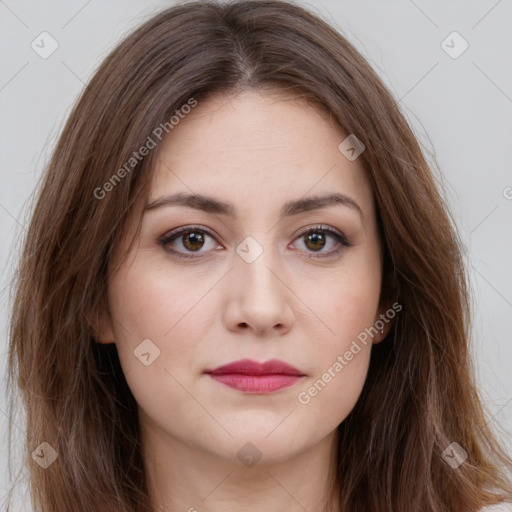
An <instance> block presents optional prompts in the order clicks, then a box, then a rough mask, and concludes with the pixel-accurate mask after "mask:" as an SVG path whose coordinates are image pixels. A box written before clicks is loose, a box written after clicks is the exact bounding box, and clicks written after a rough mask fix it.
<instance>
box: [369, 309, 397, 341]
mask: <svg viewBox="0 0 512 512" xmlns="http://www.w3.org/2000/svg"><path fill="white" fill-rule="evenodd" d="M390 310H391V308H389V309H387V310H384V309H383V310H379V315H378V316H377V317H376V318H375V324H374V326H375V329H376V330H377V334H375V336H374V337H373V343H374V345H376V344H377V343H380V342H381V341H384V340H385V339H386V337H387V335H388V334H389V331H390V330H391V327H393V323H394V317H395V311H394V310H392V312H393V315H392V316H391V314H389V312H390Z"/></svg>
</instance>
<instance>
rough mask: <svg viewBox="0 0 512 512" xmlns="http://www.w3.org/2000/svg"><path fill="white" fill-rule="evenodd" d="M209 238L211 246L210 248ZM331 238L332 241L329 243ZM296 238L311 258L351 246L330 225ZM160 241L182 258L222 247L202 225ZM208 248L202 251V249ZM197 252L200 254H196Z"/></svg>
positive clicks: (302, 233)
mask: <svg viewBox="0 0 512 512" xmlns="http://www.w3.org/2000/svg"><path fill="white" fill-rule="evenodd" d="M208 239H210V240H211V241H210V248H209V249H208V243H207V241H208ZM329 239H330V240H331V243H330V244H329ZM296 240H302V242H303V243H304V246H305V248H306V249H305V251H306V252H310V253H311V252H312V253H313V254H311V255H310V256H308V257H309V258H319V257H320V258H322V257H326V256H332V255H334V254H337V253H339V252H340V251H341V250H342V249H343V248H344V247H351V246H352V244H351V243H349V242H348V241H347V239H346V238H345V236H344V235H343V234H342V233H341V232H338V231H335V230H334V229H332V228H330V227H328V226H323V225H319V226H313V227H310V228H307V229H306V230H303V231H302V232H301V233H300V234H299V236H298V238H296ZM158 243H159V244H160V245H161V246H162V247H163V248H164V249H165V250H166V251H168V252H171V253H173V254H175V255H176V256H178V257H181V258H199V257H201V256H200V254H201V253H205V252H208V250H211V249H215V248H219V247H222V246H221V245H220V244H216V243H215V237H214V235H213V234H211V233H210V232H209V231H208V230H207V229H205V228H203V227H201V226H185V227H182V228H178V229H176V230H174V231H171V232H170V233H168V234H166V235H164V236H163V237H161V238H160V239H159V240H158ZM329 245H331V246H334V249H331V250H328V251H324V250H323V249H324V248H325V247H326V246H327V247H328V246H329ZM177 246H178V247H177ZM205 247H206V250H204V251H202V250H201V249H204V248H205ZM194 253H197V254H198V256H195V255H194Z"/></svg>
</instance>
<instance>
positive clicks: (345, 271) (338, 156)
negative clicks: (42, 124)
mask: <svg viewBox="0 0 512 512" xmlns="http://www.w3.org/2000/svg"><path fill="white" fill-rule="evenodd" d="M15 286H16V288H15V291H16V295H15V302H14V304H15V305H14V310H13V319H12V325H11V338H10V340H11V345H10V360H9V362H10V379H11V381H12V382H14V381H15V383H16V384H17V385H18V386H19V388H20V390H21V392H22V396H23V398H24V406H25V410H26V414H27V448H28V453H29V454H30V458H29V463H30V474H31V490H32V499H33V502H34V504H35V505H36V506H37V507H38V509H39V510H41V511H42V512H50V511H51V512H60V511H64V510H65V511H70V510H77V511H78V510H94V511H112V510H119V511H133V512H135V511H157V510H158V511H167V510H189V511H193V510H197V511H202V510H240V509H242V508H243V509H244V510H277V509H278V508H279V509H283V508H284V509H287V510H293V511H295V510H297V511H298V510H310V511H315V512H316V511H343V512H356V511H358V512H359V511H361V510H371V511H372V512H391V511H393V512H405V511H407V512H411V511H414V512H419V511H423V512H426V511H429V512H441V511H450V512H470V511H478V510H481V509H482V508H483V507H486V506H490V505H494V504H497V503H500V502H505V501H507V500H508V501H509V502H510V501H512V487H511V484H510V475H511V468H512V461H511V460H510V458H509V457H508V456H507V454H505V453H504V451H503V450H502V449H501V448H500V445H499V442H498V441H497V440H496V438H495V437H494V434H493V433H492V432H491V431H490V429H489V426H488V425H487V421H488V418H487V417H486V415H485V414H484V412H483V410H482V405H481V403H480V400H479V397H478V393H477V389H476V388H475V384H474V376H473V371H472V366H471V361H470V358H469V354H468V339H469V319H470V317H469V311H468V296H467V289H466V276H465V270H464V266H463V263H462V259H461V254H460V248H459V241H458V238H457V235H456V231H455V229H454V227H453V226H452V224H451V222H450V218H449V214H448V213H447V207H446V205H445V204H444V203H443V200H442V199H441V196H440V193H439V191H438V189H437V186H436V183H435V179H434V177H433V175H432V173H431V171H430V170H429V168H428V165H427V163H426V161H425V159H424V157H423V155H422V152H421V150H420V148H419V145H418V143H417V141H416V140H415V137H414V135H413V133H412V132H411V130H410V128H409V126H408V125H407V123H406V121H405V119H404V118H403V116H402V115H401V113H400V112H399V109H398V107H397V105H396V102H395V101H394V100H393V98H392V97H391V95H390V94H389V92H388V91H387V90H386V89H385V87H384V85H383V84H382V82H381V80H380V79H379V78H378V77H377V76H376V74H375V73H374V72H373V71H372V69H371V68H370V66H369V65H368V63H367V62H366V61H365V60H364V59H363V57H362V56H361V55H360V54H359V53H357V51H356V50H355V49H354V47H353V46H352V45H351V44H350V43H349V42H348V41H347V40H346V39H345V38H343V37H342V36H341V35H340V34H339V33H337V32H336V31H335V30H334V29H333V28H331V27H330V26H329V25H327V24H326V23H325V22H324V21H322V20H321V19H319V18H318V17H317V16H314V15H313V14H311V13H309V12H308V11H306V10H304V9H303V8H301V7H298V6H296V5H293V4H291V3H286V2H280V1H275V0H268V1H245V2H239V3H232V4H217V3H206V2H192V3H188V4H185V5H182V6H178V7H173V8H170V9H167V10H166V11H164V12H162V13H160V14H158V15H157V16H155V17H154V18H153V19H151V20H149V21H148V22H146V23H144V24H143V25H142V26H141V27H139V28H138V29H137V30H136V31H134V32H133V33H132V34H130V35H129V36H128V37H127V38H126V39H125V40H124V41H122V42H121V43H120V44H119V45H118V47H117V48H116V49H115V50H114V51H113V52H112V53H111V54H110V55H109V56H108V57H107V58H106V59H105V61H104V62H103V63H102V65H101V66H100V68H99V69H98V71H97V72H96V74H95V75H94V77H93V78H92V80H91V82H90V84H89V86H88V87H87V88H86V89H85V90H84V92H83V94H82V96H81V97H80V99H79V101H78V102H77V104H76V106H75V108H74V109H73V111H72V113H71V115H70V117H69V119H68V122H67V124H66V126H65V128H64V130H63V133H62V135H61V138H60V140H59V143H58V144H57V147H56V149H55V152H54V154H53V158H52V160H51V162H50V164H49V166H48V169H47V171H46V174H45V178H44V181H43V183H42V186H41V188H40V190H39V195H38V200H37V204H36V205H35V209H34V211H33V215H32V222H31V224H30V227H29V230H28V234H27V238H26V243H25V248H24V255H23V260H22V262H21V265H20V268H19V272H18V277H17V281H16V285H15ZM11 385H12V384H11Z"/></svg>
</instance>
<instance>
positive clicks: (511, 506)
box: [480, 503, 512, 512]
mask: <svg viewBox="0 0 512 512" xmlns="http://www.w3.org/2000/svg"><path fill="white" fill-rule="evenodd" d="M480 512H512V503H500V504H499V505H492V506H490V507H484V508H483V509H482V510H481V511H480Z"/></svg>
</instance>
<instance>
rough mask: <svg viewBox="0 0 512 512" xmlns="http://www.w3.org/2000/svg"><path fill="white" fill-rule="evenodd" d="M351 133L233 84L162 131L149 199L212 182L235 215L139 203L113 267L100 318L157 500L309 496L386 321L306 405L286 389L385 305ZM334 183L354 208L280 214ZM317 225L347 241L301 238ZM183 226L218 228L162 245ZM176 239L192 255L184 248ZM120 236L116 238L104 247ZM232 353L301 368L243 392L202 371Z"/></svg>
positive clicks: (310, 504)
mask: <svg viewBox="0 0 512 512" xmlns="http://www.w3.org/2000/svg"><path fill="white" fill-rule="evenodd" d="M346 136H347V134H345V133H343V131H342V130H341V129H340V128H339V127H337V126H336V125H335V124H334V123H333V122H332V121H331V120H330V119H329V117H328V116H327V115H326V114H325V113H323V112H321V111H319V110H317V109H316V108H314V107H312V106H310V105H308V104H307V103H304V102H303V101H302V100H299V99H293V98H290V97H286V96H283V95H280V94H279V93H272V94H271V93H269V92H265V93H264V94H263V93H262V92H259V93H258V92H255V91H249V92H247V91H246V92H243V93H241V94H239V95H236V96H230V97H227V96H216V97H213V98H210V99H208V100H205V101H203V102H200V103H199V104H198V106H197V107H196V108H195V109H193V110H192V112H191V113H190V114H188V115H187V116H186V117H185V118H184V119H182V120H180V123H179V125H177V126H176V127H175V128H174V129H173V131H172V132H170V133H169V135H168V136H167V138H166V139H164V141H163V142H162V144H161V146H160V147H159V150H160V153H159V158H158V164H157V166H156V168H155V174H154V178H153V181H152V184H151V192H150V198H149V201H148V202H152V201H154V200H155V199H158V198H160V197H161V196H166V195H169V194H173V193H176V192H185V193H197V194H207V195H210V196H213V197H215V198H217V199H219V200H221V201H224V202H226V203H231V204H232V205H233V207H234V208H235V210H236V215H235V216H234V217H233V218H230V217H223V216H221V215H217V214H212V213H206V212H203V211H199V210H195V209H192V208H190V207H187V206H162V207H160V208H155V209H152V210H149V211H147V212H146V213H145V216H144V219H143V223H142V229H141V234H140V239H139V240H138V245H137V244H136V245H135V246H134V248H133V250H132V251H131V252H130V253H129V254H128V255H127V258H126V260H124V261H123V262H122V264H121V265H120V267H119V269H118V270H117V271H116V272H115V273H113V274H112V275H111V277H110V280H109V293H108V311H107V312H105V314H104V316H103V318H102V320H101V326H100V329H99V334H100V339H102V340H105V341H104V342H107V343H108V342H114V343H115V344H116V346H117V350H118V353H119V357H120V361H121V364H122V367H123V371H124V373H125V375H126V379H127V382H128V385H129V386H130V389H131V391H132V393H133V395H134V397H135V399H136V400H137V403H138V405H139V412H140V426H141V435H142V442H143V447H144V458H145V462H146V465H147V470H148V475H149V485H150V492H151V495H152V497H153V499H154V500H155V506H156V508H155V510H165V511H167V510H183V511H187V510H190V511H193V510H197V511H199V512H201V511H214V510H217V511H218V510H223V511H226V512H229V511H235V510H236V511H239V510H245V511H247V512H252V511H258V512H259V511H261V510H266V511H267V512H272V511H278V510H290V511H303V510H304V509H306V510H308V511H312V512H315V511H320V510H321V509H322V506H323V504H324V503H325V500H326V498H327V490H328V481H329V460H330V457H331V454H332V453H333V443H334V441H335V439H336V427H337V426H338V425H339V424H340V423H342V422H343V420H344V419H345V418H346V417H347V415H348V414H349V413H350V411H351V410H352V408H353V407H354V405H355V403H356V401H357V399H358V398H359V395H360V393H361V390H362V387H363V384H364V382H365V379H366V375H367V370H368V364H369V357H370V351H371V346H372V343H377V342H379V341H381V340H382V339H383V338H384V337H385V336H386V334H387V332H388V330H389V327H390V323H389V324H386V326H385V329H384V332H383V333H382V334H380V333H379V334H378V335H376V336H375V337H374V338H373V340H372V339H370V342H369V343H368V344H367V345H366V346H365V345H361V348H362V350H361V351H360V352H359V353H357V355H355V356H354V358H353V359H352V360H351V361H350V362H349V363H348V364H347V365H346V366H345V367H344V368H343V370H342V371H341V372H339V373H338V374H337V375H336V377H335V378H333V379H332V380H331V382H329V383H328V384H327V385H326V386H325V387H324V388H323V390H322V391H321V392H319V393H318V394H317V395H316V396H315V397H313V398H311V401H310V402H309V403H308V404H301V403H300V402H299V401H298V398H297V397H298V394H299V393H300V392H301V391H304V390H307V389H308V388H310V387H311V386H312V384H313V383H314V382H316V381H317V380H318V379H319V378H320V377H321V375H322V374H323V373H324V372H325V371H326V370H327V369H328V368H329V367H332V365H333V363H334V362H335V361H336V360H337V357H338V356H340V355H343V354H344V353H345V352H346V351H347V350H348V349H349V348H350V346H351V343H352V342H353V340H355V339H356V337H357V335H358V334H360V333H361V332H362V331H364V329H365V328H367V327H370V326H372V325H374V323H375V322H376V320H378V319H379V318H380V314H382V313H384V312H385V309H386V308H385V307H384V306H383V305H380V304H379V297H380V287H381V259H380V245H379V236H378V231H377V221H376V213H375V207H374V202H373V195H372V189H371V186H370V184H369V182H368V179H367V177H366V174H365V172H364V169H363V165H362V163H361V159H356V160H355V161H352V162H351V161H349V160H348V159H347V158H345V157H344V156H343V155H342V154H341V153H340V151H339V149H338V145H339V144H340V142H341V141H343V140H344V139H345V138H346ZM332 192H339V193H342V194H345V195H347V196H349V197H350V198H352V200H353V201H355V202H356V203H357V204H358V205H359V206H360V208H361V210H362V215H360V214H359V213H358V212H357V211H356V209H354V208H350V207H347V206H345V205H339V204H338V205H333V206H329V207H327V208H324V209H318V210H314V211H308V212H303V213H300V214H298V215H294V216H290V217H287V218H284V219H282V220H279V210H280V208H281V207H282V205H283V204H284V203H285V202H287V201H291V200H295V199H299V198H302V197H304V196H307V197H309V196H312V195H323V194H327V193H332ZM317 224H322V225H323V226H324V227H330V228H332V229H333V230H335V231H338V232H341V233H343V234H344V235H345V237H346V238H347V239H348V241H349V242H350V243H351V244H352V246H351V247H343V246H342V245H340V244H339V242H337V240H336V239H335V238H334V237H333V236H332V235H330V234H328V233H325V232H323V233H324V235H325V236H326V238H325V246H322V244H321V243H320V244H319V243H318V242H317V245H315V244H314V243H311V242H310V243H309V244H308V243H307V237H305V236H303V235H302V236H301V230H302V229H303V228H308V227H314V226H316V225H317ZM189 225H200V226H201V227H203V228H205V229H206V230H209V231H210V232H211V233H212V234H213V237H211V236H210V235H209V234H208V233H204V232H202V234H203V237H204V244H203V245H202V247H201V244H200V243H199V244H198V243H197V241H195V245H194V243H193V244H192V248H191V245H190V243H189V244H188V245H187V244H186V240H185V239H184V237H183V236H179V237H177V238H176V239H175V240H174V241H173V242H171V243H169V244H168V245H167V247H163V246H162V245H161V244H159V242H158V240H159V238H161V237H162V236H163V235H166V234H168V233H170V232H171V231H172V230H174V229H176V228H179V227H182V226H189ZM132 227H133V226H132ZM192 231H194V232H197V229H196V230H192ZM317 233H318V231H317ZM320 234H322V231H320ZM247 236H251V237H253V238H254V239H255V240H256V241H257V243H258V244H259V246H261V248H262V250H263V252H262V254H261V255H259V257H258V258H256V259H255V260H254V261H252V262H250V263H249V262H247V261H246V260H244V259H243V258H242V257H240V256H239V254H238V253H237V252H236V249H237V246H239V244H241V242H243V241H244V239H245V238H246V237H247ZM172 248H174V249H175V250H176V251H179V252H181V253H188V254H192V256H194V255H195V256H199V257H197V258H196V259H187V258H180V257H178V256H176V255H173V253H172V252H171V249H172ZM194 248H195V250H196V252H194ZM337 248H340V249H341V250H340V252H338V253H335V254H334V253H333V252H332V251H334V250H336V249H337ZM315 249H316V250H315ZM329 252H331V255H330V256H325V257H321V256H319V254H320V255H322V254H324V255H325V254H328V253H329ZM125 253H126V250H125V249H124V248H123V247H120V248H119V250H118V252H117V256H116V257H120V256H122V255H126V254H125ZM253 254H254V253H253ZM144 339H150V340H152V343H154V345H155V346H156V347H158V349H159V350H160V354H159V357H157V358H156V359H155V360H154V361H153V362H152V363H151V364H149V365H148V366H146V365H144V364H142V363H141V361H140V360H139V359H138V358H137V357H136V356H135V355H134V350H136V349H137V347H138V346H139V345H140V343H141V342H142V340H144ZM149 350H150V352H151V351H154V349H153V348H151V349H149ZM154 353H156V352H154ZM153 355H154V354H153ZM153 355H151V356H150V357H151V358H152V357H153ZM242 358H249V359H253V360H256V361H260V362H263V361H267V360H269V359H273V358H276V359H281V360H283V361H286V362H287V363H289V364H291V365H293V366H295V367H296V368H298V369H300V370H301V371H302V372H303V373H304V374H305V377H302V378H301V380H300V381H299V382H297V383H296V384H295V385H293V386H291V387H288V388H285V389H282V390H279V391H276V392H273V393H271V394H249V393H245V392H242V391H238V390H234V389H232V388H229V387H227V386H225V385H224V384H221V383H219V382H216V381H214V380H213V379H212V378H211V377H210V376H208V375H206V374H204V373H203V372H204V370H206V369H212V368H215V367H217V366H220V365H223V364H227V363H230V362H232V361H236V360H239V359H242ZM246 443H252V445H254V446H255V447H256V448H257V450H258V453H260V454H261V459H260V460H259V461H258V462H257V463H256V464H255V465H254V466H252V467H248V466H246V465H244V464H243V463H242V462H241V461H240V459H239V458H238V457H237V453H238V452H239V450H240V449H241V448H242V447H244V445H246ZM251 450H252V451H251ZM249 451H250V453H251V454H253V455H255V454H256V453H257V452H256V451H255V450H254V448H250V449H249ZM253 452H254V453H253Z"/></svg>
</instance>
